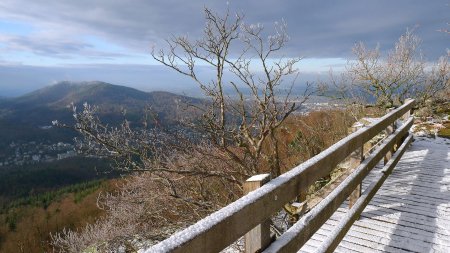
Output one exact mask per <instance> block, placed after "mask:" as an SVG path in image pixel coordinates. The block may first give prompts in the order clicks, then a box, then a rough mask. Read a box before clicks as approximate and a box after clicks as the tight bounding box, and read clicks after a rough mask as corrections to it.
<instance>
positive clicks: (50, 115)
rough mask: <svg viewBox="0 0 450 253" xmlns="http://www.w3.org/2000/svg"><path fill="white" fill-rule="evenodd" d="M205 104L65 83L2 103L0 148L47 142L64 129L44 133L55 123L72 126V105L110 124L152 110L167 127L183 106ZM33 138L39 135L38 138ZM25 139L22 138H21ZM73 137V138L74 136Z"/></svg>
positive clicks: (184, 98) (92, 84)
mask: <svg viewBox="0 0 450 253" xmlns="http://www.w3.org/2000/svg"><path fill="white" fill-rule="evenodd" d="M202 101H203V100H201V99H197V98H191V97H187V96H182V95H177V94H174V93H170V92H165V91H152V92H144V91H140V90H137V89H134V88H130V87H125V86H120V85H114V84H110V83H106V82H101V81H93V82H69V81H63V82H59V83H56V84H54V85H50V86H46V87H44V88H41V89H38V90H35V91H33V92H30V93H28V94H25V95H23V96H20V97H17V98H9V99H5V100H0V146H1V144H2V143H1V142H3V144H7V143H9V142H10V141H12V140H14V139H15V138H16V139H21V138H22V137H25V139H46V138H50V136H51V134H52V133H53V132H60V133H61V131H62V129H51V130H48V129H47V130H43V129H41V127H42V126H48V125H51V122H52V121H53V120H58V121H60V122H64V123H68V124H72V123H73V116H72V114H73V113H72V111H71V104H74V105H75V106H76V107H77V108H82V105H83V103H89V104H92V105H95V106H97V107H98V114H99V117H100V119H102V120H104V121H105V122H107V123H109V124H114V123H118V122H121V121H122V120H123V119H124V116H123V114H122V112H123V111H124V109H125V111H126V112H127V113H126V115H125V117H126V118H127V119H128V120H130V121H131V122H138V121H140V120H141V117H142V116H143V114H144V113H145V110H146V109H147V108H148V107H151V109H152V112H153V113H155V114H156V115H157V117H158V122H162V123H163V124H165V125H171V124H174V123H176V120H177V119H176V117H177V115H179V114H180V109H179V104H180V103H184V104H199V103H202ZM32 135H36V138H35V137H33V136H32ZM21 136H22V137H21ZM71 137H72V136H71Z"/></svg>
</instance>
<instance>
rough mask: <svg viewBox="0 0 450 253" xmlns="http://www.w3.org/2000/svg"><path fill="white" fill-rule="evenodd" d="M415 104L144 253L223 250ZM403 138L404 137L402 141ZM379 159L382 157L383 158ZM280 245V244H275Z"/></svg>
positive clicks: (388, 148)
mask: <svg viewBox="0 0 450 253" xmlns="http://www.w3.org/2000/svg"><path fill="white" fill-rule="evenodd" d="M413 105H414V100H408V101H407V102H405V104H403V105H402V106H401V107H399V108H397V109H395V110H394V111H392V112H390V113H388V114H386V115H385V116H383V117H382V118H381V119H380V120H378V121H377V122H374V123H373V124H371V125H369V126H367V127H363V128H361V129H360V130H358V131H356V132H354V133H352V134H350V135H349V136H347V137H345V138H344V139H342V140H341V141H339V142H337V143H335V144H334V145H332V146H331V147H329V148H328V149H326V150H324V151H323V152H321V153H320V154H318V155H316V156H314V157H313V158H311V159H309V160H307V161H306V162H304V163H302V164H300V165H299V166H297V167H295V168H293V169H292V170H290V171H288V172H286V173H284V174H282V175H280V176H279V177H277V178H275V179H273V180H271V181H269V182H268V183H266V184H265V185H263V186H262V187H261V188H259V189H257V190H255V191H252V192H251V193H249V194H247V195H245V196H243V197H242V198H240V199H238V200H236V201H235V202H233V203H231V204H230V205H228V206H226V207H224V208H222V209H220V210H218V211H216V212H214V213H213V214H211V215H209V216H208V217H206V218H204V219H202V220H200V221H198V222H197V223H195V224H193V225H192V226H190V227H188V228H186V229H185V230H182V231H180V232H177V233H175V234H174V235H172V236H171V237H169V238H168V239H166V240H164V241H162V242H160V243H158V244H156V245H154V246H153V247H151V248H149V249H144V250H141V251H140V252H142V253H149V252H219V251H221V250H222V249H224V248H225V247H227V246H228V245H230V244H232V243H233V242H234V241H236V240H237V239H238V238H240V237H241V236H243V235H244V234H245V233H247V232H248V231H250V230H251V229H252V228H254V227H255V226H257V225H258V224H261V223H262V222H263V221H264V220H266V219H267V218H268V217H270V216H271V215H272V214H274V213H275V212H277V211H279V210H280V209H281V208H282V207H283V205H285V204H286V203H288V202H289V201H290V200H292V199H294V198H295V197H296V196H298V195H299V193H300V192H304V191H306V190H307V188H308V187H309V186H310V185H311V184H312V183H314V182H315V181H317V180H318V179H320V178H321V177H324V176H326V175H328V174H329V173H330V172H331V171H332V170H333V168H335V167H336V165H337V164H338V163H340V162H341V161H343V160H344V159H345V158H346V157H347V156H348V155H350V154H351V153H352V152H353V151H355V150H356V149H358V148H360V147H361V146H362V145H363V144H364V143H365V142H367V141H369V140H370V139H372V138H373V137H374V136H375V135H377V134H378V133H380V132H381V131H383V130H384V129H386V128H387V127H388V126H389V125H391V124H393V123H394V122H395V121H396V120H397V119H399V118H400V117H402V116H403V115H404V114H405V113H407V112H409V111H410V110H411V109H412V107H413ZM410 124H412V123H408V124H407V127H403V128H400V129H399V130H398V131H396V132H397V133H398V134H395V137H393V139H394V141H395V140H397V136H400V135H401V134H405V131H406V132H407V130H408V129H409V127H410ZM405 125H406V124H405ZM402 137H404V136H401V137H398V138H402ZM394 141H392V143H393V142H394ZM389 143H391V142H389ZM382 147H385V149H386V152H387V151H388V150H390V149H391V148H392V147H391V146H389V147H388V146H384V145H383V146H381V147H380V148H382ZM383 150H384V149H383ZM376 156H377V157H379V156H380V155H376ZM382 156H384V154H382V155H381V157H382ZM380 159H381V158H380ZM369 160H370V159H366V160H365V161H364V162H363V163H361V165H360V166H363V164H366V163H368V162H369ZM352 190H353V189H352ZM321 204H322V202H321ZM319 205H320V204H319ZM276 244H277V242H275V243H274V244H272V245H276ZM272 245H271V246H272ZM297 246H298V245H297Z"/></svg>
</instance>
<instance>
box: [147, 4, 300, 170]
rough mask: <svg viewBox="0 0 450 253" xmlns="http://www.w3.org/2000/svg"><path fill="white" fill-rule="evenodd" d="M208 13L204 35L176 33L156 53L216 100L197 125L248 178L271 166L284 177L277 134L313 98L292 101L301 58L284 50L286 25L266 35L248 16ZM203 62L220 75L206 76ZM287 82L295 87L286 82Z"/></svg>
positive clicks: (206, 108) (158, 59)
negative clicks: (201, 70)
mask: <svg viewBox="0 0 450 253" xmlns="http://www.w3.org/2000/svg"><path fill="white" fill-rule="evenodd" d="M205 17H206V27H205V29H204V34H203V38H201V39H198V40H194V41H190V40H189V39H188V38H187V37H184V36H180V37H173V38H171V39H168V40H167V45H168V48H167V49H166V50H163V49H161V50H159V51H157V50H153V51H152V55H153V57H154V59H155V60H157V61H159V62H160V63H162V64H163V65H165V66H168V67H169V68H171V69H173V70H175V71H177V72H179V73H181V74H183V75H186V76H188V77H190V78H192V79H193V80H194V81H195V82H196V83H197V84H198V85H199V87H200V88H201V89H202V90H203V92H204V93H205V95H206V96H207V97H208V98H209V99H210V103H209V104H208V106H207V107H205V108H201V110H202V120H201V121H200V122H196V124H191V125H192V126H194V127H195V128H197V129H199V130H200V131H202V132H206V133H208V135H209V136H210V140H211V142H212V143H213V144H214V145H215V146H216V147H218V148H219V149H220V150H222V151H223V152H224V153H226V154H227V155H228V156H229V158H230V159H232V160H234V161H235V162H236V163H237V164H239V165H240V166H241V167H242V168H243V169H244V170H245V171H247V176H250V175H252V174H256V173H261V172H262V170H263V168H264V167H265V166H269V167H270V169H269V170H270V172H272V173H273V175H275V176H276V175H279V174H280V162H279V150H278V141H277V137H276V135H275V132H276V130H277V129H278V128H279V127H280V125H281V124H282V123H283V122H284V121H285V120H286V118H287V117H289V115H290V114H291V113H292V112H294V111H295V110H296V109H297V108H299V106H300V105H301V104H302V103H303V102H304V101H305V100H306V98H307V97H308V93H307V92H306V93H305V94H304V96H303V97H302V98H300V99H297V101H296V102H291V101H290V100H289V99H290V94H291V89H292V85H293V84H294V82H295V80H296V77H297V75H298V70H297V69H296V68H295V64H296V63H297V62H298V61H299V60H300V58H283V57H280V55H279V54H278V52H279V51H280V50H281V49H282V48H283V47H284V46H285V44H286V42H287V41H288V40H289V37H288V35H287V33H286V24H285V23H284V22H281V23H276V25H275V33H274V35H270V36H268V37H267V38H264V36H263V26H262V25H261V24H257V25H247V24H245V23H244V22H243V19H242V15H239V14H236V15H235V16H234V17H233V16H232V15H230V13H229V11H227V12H226V14H225V16H224V17H220V16H219V15H218V14H217V13H213V12H212V11H211V10H209V9H207V8H205ZM277 58H278V59H277ZM200 64H206V65H208V66H210V67H212V68H213V69H214V70H215V74H216V75H215V78H214V79H212V80H202V79H201V78H200V77H199V74H198V66H199V65H200ZM283 81H284V82H286V81H290V82H291V85H286V84H284V86H283V85H282V84H283ZM283 88H284V89H285V92H284V94H283V91H282V89H283ZM246 90H247V91H249V94H246V92H245V91H246ZM198 123H200V124H198ZM264 145H268V147H267V148H266V149H264Z"/></svg>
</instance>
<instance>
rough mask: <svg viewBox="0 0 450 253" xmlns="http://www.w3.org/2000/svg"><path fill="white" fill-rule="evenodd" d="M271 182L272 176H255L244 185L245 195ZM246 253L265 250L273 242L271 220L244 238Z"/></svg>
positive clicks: (258, 226) (267, 220) (255, 228)
mask: <svg viewBox="0 0 450 253" xmlns="http://www.w3.org/2000/svg"><path fill="white" fill-rule="evenodd" d="M269 181H270V174H261V175H256V176H253V177H251V178H249V179H247V181H245V183H244V194H248V193H250V192H252V191H254V190H256V189H258V188H261V186H263V185H264V184H265V183H267V182H269ZM244 240H245V252H247V253H254V252H258V251H260V250H263V249H265V248H266V247H267V245H269V244H270V243H271V242H272V239H271V238H270V219H266V220H265V221H264V222H262V223H261V224H259V225H257V226H256V227H254V228H253V229H252V230H250V231H249V232H248V233H247V234H245V236H244Z"/></svg>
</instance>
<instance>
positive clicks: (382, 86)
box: [323, 30, 449, 107]
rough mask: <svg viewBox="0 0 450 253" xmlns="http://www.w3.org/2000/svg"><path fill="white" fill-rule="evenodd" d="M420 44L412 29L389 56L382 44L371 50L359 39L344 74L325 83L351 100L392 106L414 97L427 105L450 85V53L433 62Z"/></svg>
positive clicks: (402, 37)
mask: <svg viewBox="0 0 450 253" xmlns="http://www.w3.org/2000/svg"><path fill="white" fill-rule="evenodd" d="M420 47H421V40H420V38H419V37H418V36H417V35H415V34H414V33H413V31H411V30H407V31H406V33H405V34H403V35H402V36H400V38H399V40H398V41H397V42H396V43H395V45H394V48H393V49H392V50H391V51H389V52H388V53H387V54H386V55H384V54H383V53H382V52H381V51H380V48H379V46H377V47H376V48H374V49H369V48H366V46H365V45H364V44H363V43H362V42H359V43H357V44H356V45H355V46H354V47H353V54H354V56H355V59H351V60H349V61H348V64H347V69H346V71H345V72H343V73H342V76H341V77H340V78H335V76H333V74H331V75H330V76H331V81H330V82H328V83H326V85H323V86H325V87H326V88H328V89H330V88H331V89H332V90H333V91H334V92H335V93H336V94H337V95H338V96H340V98H345V99H349V100H350V101H352V102H358V101H363V102H367V101H368V100H369V99H371V98H374V99H375V100H376V104H377V105H378V106H381V107H392V106H394V105H399V104H401V103H403V101H404V99H406V98H408V97H414V98H416V99H417V101H418V103H419V104H420V105H424V104H425V102H426V101H428V100H429V99H430V98H435V97H436V95H437V94H438V93H439V92H441V91H442V90H443V89H444V88H445V87H446V86H448V79H449V68H448V56H443V57H441V58H440V59H439V60H438V61H437V62H436V63H434V64H430V63H427V62H426V60H425V58H424V56H423V55H422V53H421V50H420Z"/></svg>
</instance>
